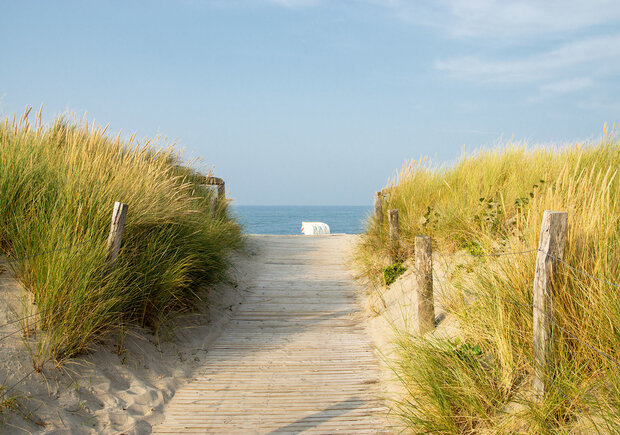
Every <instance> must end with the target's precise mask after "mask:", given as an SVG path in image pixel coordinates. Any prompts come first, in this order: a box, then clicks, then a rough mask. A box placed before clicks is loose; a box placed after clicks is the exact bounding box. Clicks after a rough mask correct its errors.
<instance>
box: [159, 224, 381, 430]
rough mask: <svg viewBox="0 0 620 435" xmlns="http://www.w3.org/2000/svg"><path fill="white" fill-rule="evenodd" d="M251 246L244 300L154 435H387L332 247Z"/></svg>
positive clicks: (283, 241) (362, 335) (270, 239)
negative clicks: (251, 269)
mask: <svg viewBox="0 0 620 435" xmlns="http://www.w3.org/2000/svg"><path fill="white" fill-rule="evenodd" d="M253 240H254V241H255V242H256V243H257V244H258V245H259V247H260V255H258V256H257V261H258V262H259V263H260V267H259V268H257V270H259V273H258V275H257V276H256V277H255V281H254V285H253V293H252V294H250V295H249V296H248V297H247V298H246V302H245V303H244V304H243V305H242V306H240V307H239V309H238V310H237V311H236V312H235V314H234V315H233V318H232V319H231V321H230V323H229V327H228V329H227V330H226V331H224V332H223V333H222V335H221V336H220V338H219V339H218V341H217V342H216V343H215V344H214V345H212V346H211V347H210V348H209V351H208V353H207V354H206V360H205V361H204V365H203V366H202V367H201V368H200V369H199V370H198V371H197V373H196V375H195V379H194V381H192V382H190V383H189V384H188V385H187V386H186V387H184V388H182V389H180V390H179V391H177V393H176V395H175V396H174V397H173V399H172V401H171V402H170V403H169V404H168V405H167V407H166V412H165V415H166V419H165V420H164V422H163V423H162V424H161V425H158V426H154V427H153V432H154V433H160V434H163V433H299V432H301V431H304V432H308V433H312V432H315V433H333V432H344V433H388V431H387V429H386V430H385V431H384V430H383V427H384V426H383V425H384V420H383V419H384V417H383V414H384V413H385V412H386V409H385V407H384V406H383V404H382V403H381V402H380V401H379V400H378V398H379V392H378V391H377V389H378V385H379V382H378V379H379V376H380V373H379V368H378V365H377V358H376V356H375V355H374V353H373V350H372V347H371V344H370V340H369V338H368V337H367V336H366V329H365V325H364V324H363V319H362V317H361V316H360V313H359V308H358V306H357V305H356V301H357V298H356V296H355V293H356V292H357V289H356V287H355V285H354V283H353V282H352V281H351V279H350V278H349V273H348V271H347V268H346V266H345V264H344V257H345V252H344V251H343V247H342V243H341V241H340V240H341V239H340V238H338V237H321V238H303V237H296V236H292V237H291V236H255V237H253Z"/></svg>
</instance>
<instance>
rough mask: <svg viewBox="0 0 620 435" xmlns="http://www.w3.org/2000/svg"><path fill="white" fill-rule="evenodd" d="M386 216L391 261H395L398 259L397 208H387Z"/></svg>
mask: <svg viewBox="0 0 620 435" xmlns="http://www.w3.org/2000/svg"><path fill="white" fill-rule="evenodd" d="M388 218H389V222H390V255H391V257H392V262H393V263H396V262H397V261H398V260H399V256H398V251H399V246H398V245H399V231H398V210H396V209H391V210H389V211H388Z"/></svg>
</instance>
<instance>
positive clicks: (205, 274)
mask: <svg viewBox="0 0 620 435" xmlns="http://www.w3.org/2000/svg"><path fill="white" fill-rule="evenodd" d="M203 180H204V176H202V175H201V174H198V173H196V172H194V171H193V170H190V169H188V168H186V167H183V166H182V165H181V159H180V155H178V154H177V153H176V152H175V151H174V150H173V148H172V147H170V146H169V147H166V148H160V149H155V148H154V147H153V146H152V145H151V144H150V143H149V142H147V143H145V144H142V145H139V144H137V143H136V142H135V141H134V140H133V139H132V140H130V141H129V142H123V141H121V140H120V139H119V138H118V137H117V138H115V139H114V138H110V137H108V136H106V134H105V131H104V130H103V129H101V128H97V127H95V126H94V125H91V126H89V125H88V124H78V123H72V122H67V121H65V120H63V119H59V120H58V121H56V122H55V123H54V124H53V125H51V126H49V127H45V126H43V125H42V124H41V123H40V122H37V123H35V124H34V125H33V124H31V123H30V122H29V121H28V117H27V113H26V115H24V116H23V117H22V118H21V119H20V120H15V118H13V120H9V119H7V120H5V121H4V122H2V124H0V249H1V250H2V251H3V253H4V254H5V255H6V256H7V257H13V258H23V257H31V258H29V259H24V260H20V261H18V262H17V264H16V265H15V268H16V271H17V274H18V277H19V278H20V279H21V281H22V282H23V283H24V284H25V287H26V288H27V290H28V293H29V295H30V299H31V300H32V302H34V303H35V305H36V310H38V312H39V314H40V315H39V316H38V317H36V318H33V319H30V321H29V323H30V324H31V326H32V329H33V330H34V331H35V332H36V336H37V349H36V352H35V360H36V361H35V364H42V363H43V362H44V361H46V360H47V359H50V358H51V359H57V360H58V359H63V358H69V357H72V356H75V355H76V354H79V353H81V352H84V351H86V350H88V349H89V348H90V347H91V346H92V344H93V343H94V342H95V341H97V340H98V339H100V338H101V337H103V336H104V335H105V334H107V333H110V332H111V331H114V330H116V329H118V328H123V327H124V326H125V325H128V324H140V325H146V326H150V327H152V328H153V329H155V330H157V328H158V327H159V326H160V325H161V324H162V322H164V321H165V320H166V319H167V318H169V316H171V315H173V314H174V313H178V312H180V311H184V310H187V309H190V308H191V307H192V305H193V304H194V303H195V302H197V294H196V290H197V289H198V287H199V286H200V285H201V284H204V283H209V282H214V281H217V280H221V279H223V278H224V277H225V274H226V269H227V266H228V260H227V256H228V253H229V252H230V251H231V249H235V248H238V247H240V244H241V240H242V239H241V234H240V229H239V226H238V225H237V224H236V223H235V222H234V221H233V220H232V219H231V218H230V216H229V214H228V211H227V208H226V205H225V204H220V206H219V209H218V212H217V215H216V216H215V217H213V216H211V213H210V211H209V205H208V204H209V195H211V194H213V193H212V192H211V191H209V190H207V189H204V188H203V187H200V185H199V184H200V183H201V182H202V181H203ZM114 201H121V202H124V203H126V204H128V205H129V211H128V214H127V220H126V225H125V231H124V234H123V242H122V247H121V251H120V255H119V258H118V263H117V265H116V267H115V268H114V270H113V271H112V272H111V273H106V270H105V266H106V261H105V260H106V239H107V237H108V232H109V227H110V219H111V213H112V205H113V203H114ZM67 246H72V247H71V248H70V249H64V248H65V247H67ZM45 252H48V253H47V254H43V255H39V254H40V253H45ZM29 311H30V310H27V311H26V313H24V314H25V315H28V314H31V313H30V312H29ZM37 361H38V363H37Z"/></svg>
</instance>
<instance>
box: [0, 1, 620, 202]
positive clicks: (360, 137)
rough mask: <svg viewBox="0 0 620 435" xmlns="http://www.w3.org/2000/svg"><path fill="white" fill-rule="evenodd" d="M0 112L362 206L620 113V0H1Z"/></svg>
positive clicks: (285, 196)
mask: <svg viewBox="0 0 620 435" xmlns="http://www.w3.org/2000/svg"><path fill="white" fill-rule="evenodd" d="M0 37H1V39H2V41H3V44H2V46H3V49H2V59H1V61H0V116H1V117H5V116H10V115H12V114H14V113H20V112H22V111H23V110H24V108H25V107H26V106H28V105H32V106H35V107H38V106H39V105H40V104H42V103H43V104H44V111H43V114H44V118H45V119H46V120H48V121H49V120H52V119H54V118H55V117H56V116H58V115H60V114H62V113H64V112H72V113H75V114H77V115H78V117H82V115H84V113H86V117H87V119H89V120H93V119H94V120H95V121H96V122H97V123H99V124H103V125H106V124H109V131H110V132H111V133H116V132H118V131H122V132H123V133H124V134H126V135H129V134H130V133H134V132H135V133H136V134H137V137H138V138H145V137H152V136H155V135H157V134H160V135H162V136H164V137H166V138H168V139H169V140H173V141H176V142H178V144H179V146H180V147H182V148H184V149H185V155H186V157H188V158H191V157H196V156H201V157H202V158H203V159H204V162H205V163H206V164H210V165H213V166H214V174H215V175H217V176H220V177H223V178H224V179H225V180H226V182H227V187H228V188H229V193H230V195H231V196H232V197H233V198H234V199H235V200H236V201H237V203H239V204H248V205H251V204H291V205H292V204H298V205H299V204H315V205H319V204H321V205H331V204H333V205H345V204H346V205H357V204H360V205H362V204H371V202H372V195H373V192H374V191H375V190H377V189H379V188H381V187H382V186H383V185H384V184H385V182H386V181H387V178H388V177H389V176H391V175H392V174H393V173H394V172H395V171H397V170H398V169H400V167H401V166H402V165H403V163H404V161H405V160H407V159H411V158H415V159H417V158H419V157H421V156H429V157H431V158H432V159H433V161H435V162H437V163H445V162H450V161H453V160H455V159H456V158H458V156H459V155H461V153H462V151H463V150H473V149H476V148H478V147H480V146H491V145H493V144H495V143H498V142H502V141H506V140H510V139H511V138H514V139H515V140H526V141H528V142H529V143H531V144H534V143H561V142H563V141H573V140H584V139H586V140H587V139H595V138H597V137H599V136H600V135H601V133H602V131H603V124H604V123H605V122H607V123H608V124H610V125H611V124H613V123H614V122H616V121H618V120H619V119H620V98H619V97H620V79H619V75H620V2H618V1H616V0H613V1H611V0H589V1H573V0H564V1H555V0H554V1H536V0H532V1H530V0H527V1H510V0H505V1H493V0H434V1H431V0H428V1H425V0H420V1H401V0H349V1H334V0H332V1H327V0H324V1H322V0H227V1H225V0H212V1H209V0H178V1H172V0H171V1H167V2H159V1H144V2H139V1H108V2H106V1H99V2H94V1H92V2H91V1H86V2H85V1H79V2H78V1H76V2H68V1H55V2H49V1H29V2H22V1H8V0H5V1H4V2H3V3H2V8H1V13H0Z"/></svg>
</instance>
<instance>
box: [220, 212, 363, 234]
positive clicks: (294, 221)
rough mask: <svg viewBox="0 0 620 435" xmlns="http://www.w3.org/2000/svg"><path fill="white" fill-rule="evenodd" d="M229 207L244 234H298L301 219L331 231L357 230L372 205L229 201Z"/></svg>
mask: <svg viewBox="0 0 620 435" xmlns="http://www.w3.org/2000/svg"><path fill="white" fill-rule="evenodd" d="M232 211H233V213H234V214H236V215H237V217H238V219H239V223H240V224H241V225H243V229H244V231H245V232H246V233H247V234H301V222H302V221H304V222H310V221H318V222H325V223H326V224H327V225H329V228H330V231H331V233H332V234H335V233H345V234H359V233H361V232H362V231H363V230H364V222H365V221H366V219H367V218H368V216H369V215H370V213H371V211H372V207H366V206H304V205H299V206H293V205H287V206H267V205H236V206H235V205H233V206H232Z"/></svg>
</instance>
